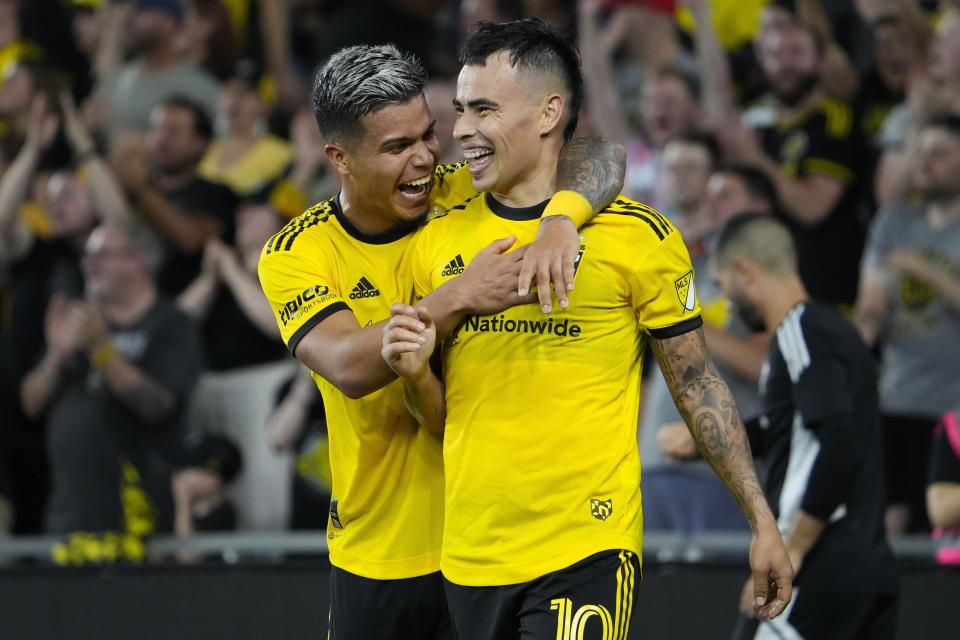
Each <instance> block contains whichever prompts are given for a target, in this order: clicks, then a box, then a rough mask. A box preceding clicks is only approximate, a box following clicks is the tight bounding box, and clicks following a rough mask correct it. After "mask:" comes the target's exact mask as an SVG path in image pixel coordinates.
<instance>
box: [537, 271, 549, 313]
mask: <svg viewBox="0 0 960 640" xmlns="http://www.w3.org/2000/svg"><path fill="white" fill-rule="evenodd" d="M537 300H538V301H539V302H540V308H541V309H543V312H544V313H550V312H551V311H552V310H553V296H552V295H551V293H550V267H549V265H547V264H543V263H541V264H540V265H538V266H537Z"/></svg>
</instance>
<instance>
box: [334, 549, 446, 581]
mask: <svg viewBox="0 0 960 640" xmlns="http://www.w3.org/2000/svg"><path fill="white" fill-rule="evenodd" d="M329 555H330V564H332V565H333V566H335V567H336V568H338V569H342V570H343V571H347V572H349V573H352V574H354V575H357V576H360V577H361V578H369V579H370V580H402V579H404V578H419V577H420V576H425V575H429V574H431V573H436V572H437V571H440V552H439V551H436V552H433V553H429V554H427V555H424V556H417V557H415V558H407V559H404V560H388V561H380V562H378V561H375V560H368V559H364V558H360V557H357V556H354V555H352V554H349V553H343V552H342V551H340V552H337V551H334V550H333V549H331V550H330V553H329Z"/></svg>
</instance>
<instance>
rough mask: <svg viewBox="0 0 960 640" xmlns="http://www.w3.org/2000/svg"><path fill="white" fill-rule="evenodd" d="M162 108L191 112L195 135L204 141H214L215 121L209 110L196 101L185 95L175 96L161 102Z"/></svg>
mask: <svg viewBox="0 0 960 640" xmlns="http://www.w3.org/2000/svg"><path fill="white" fill-rule="evenodd" d="M160 106H161V107H174V108H177V109H183V110H185V111H189V112H190V115H191V117H192V118H193V133H194V134H195V135H197V136H200V137H201V138H203V139H204V140H212V139H213V121H212V120H210V115H209V114H208V113H207V110H206V109H204V108H203V107H202V106H200V103H198V102H197V101H196V100H193V99H191V98H188V97H187V96H184V95H175V96H171V97H169V98H166V99H164V100H163V101H161V102H160Z"/></svg>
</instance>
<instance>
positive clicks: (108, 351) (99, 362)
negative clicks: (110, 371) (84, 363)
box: [90, 342, 117, 369]
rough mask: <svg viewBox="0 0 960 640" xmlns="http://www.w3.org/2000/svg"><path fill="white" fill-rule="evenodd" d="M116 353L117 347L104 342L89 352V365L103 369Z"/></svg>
mask: <svg viewBox="0 0 960 640" xmlns="http://www.w3.org/2000/svg"><path fill="white" fill-rule="evenodd" d="M116 355H117V348H116V347H115V346H113V343H111V342H106V343H104V344H103V345H101V346H99V347H97V350H96V351H94V352H93V353H92V354H90V365H91V366H93V368H94V369H103V368H104V367H106V366H107V365H108V364H110V362H111V361H113V359H114V357H116Z"/></svg>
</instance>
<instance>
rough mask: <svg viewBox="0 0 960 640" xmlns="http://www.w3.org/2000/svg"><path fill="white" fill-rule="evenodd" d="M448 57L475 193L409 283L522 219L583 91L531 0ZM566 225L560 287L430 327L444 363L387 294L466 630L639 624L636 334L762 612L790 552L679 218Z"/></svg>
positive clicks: (548, 173)
mask: <svg viewBox="0 0 960 640" xmlns="http://www.w3.org/2000/svg"><path fill="white" fill-rule="evenodd" d="M460 61H461V62H462V63H463V64H464V65H465V66H464V67H463V70H462V71H461V73H460V77H459V80H458V86H457V97H456V100H455V102H454V104H455V106H456V108H457V112H458V119H457V124H456V127H455V130H454V135H455V137H456V138H457V139H458V141H459V143H460V146H461V148H462V149H463V151H464V154H465V156H466V157H467V158H468V159H469V163H470V174H471V177H472V178H473V183H474V186H476V187H477V189H478V190H479V191H481V192H482V193H480V194H477V195H474V196H471V197H469V198H467V199H466V200H465V201H464V202H462V203H461V204H459V205H457V206H455V207H452V208H451V209H449V210H448V211H447V212H446V213H444V214H440V215H437V216H435V217H433V219H431V221H430V222H429V223H428V224H427V225H426V226H425V227H424V229H423V230H422V232H421V233H420V234H418V237H417V238H416V240H415V243H416V245H415V247H414V248H413V250H412V259H411V268H412V270H413V278H414V281H415V285H416V293H417V295H428V294H430V293H431V292H433V291H434V290H436V289H437V288H438V287H442V286H444V285H445V283H446V282H447V281H448V280H449V279H450V277H451V272H452V271H453V270H454V267H455V266H459V265H467V268H468V269H469V265H470V264H471V262H472V261H473V260H474V258H475V256H477V255H478V252H479V251H481V250H482V248H483V247H484V245H485V244H486V243H487V242H489V241H490V239H492V238H499V237H503V236H506V235H514V236H516V237H517V238H518V241H519V242H520V243H523V242H526V241H528V240H529V239H532V238H533V236H534V234H536V232H537V225H538V222H537V219H538V218H539V217H540V214H541V212H542V210H543V208H544V206H545V204H546V199H547V198H548V197H549V196H550V194H551V193H553V190H554V181H555V179H556V169H555V167H556V165H557V154H558V152H559V150H560V148H561V145H562V144H563V143H564V140H566V139H568V138H569V136H570V135H571V133H572V131H573V129H574V127H575V126H576V118H577V112H578V109H579V107H580V103H581V101H582V96H583V93H582V83H583V79H582V75H581V72H580V67H579V60H578V57H577V54H576V51H575V49H574V48H573V47H572V45H570V44H569V43H568V42H567V41H566V40H565V39H564V38H563V37H561V36H560V35H558V33H557V32H556V31H554V30H553V28H552V27H550V26H549V25H548V24H547V23H545V22H543V21H541V20H522V21H516V22H511V23H505V24H501V25H495V24H493V23H489V22H481V23H480V24H479V26H478V27H477V29H476V30H475V31H474V32H473V34H472V35H471V36H470V37H469V38H468V40H467V42H466V44H465V46H464V50H463V52H462V54H461V60H460ZM580 238H581V239H580V251H579V257H578V260H577V262H576V274H575V285H576V286H575V288H574V289H573V290H572V291H571V293H570V300H569V302H570V304H569V307H568V308H567V309H564V310H560V311H559V312H558V313H556V314H553V315H551V316H549V317H546V316H544V315H543V314H541V313H540V310H539V309H537V308H536V307H535V306H533V305H529V304H528V305H518V306H514V307H512V308H509V309H506V310H505V311H503V312H501V313H494V314H487V315H480V314H473V315H470V316H468V317H466V318H465V319H464V321H463V322H462V323H461V324H460V326H459V327H458V328H457V330H456V331H455V332H454V333H453V334H451V335H450V336H449V337H448V338H447V339H446V341H445V343H444V344H443V349H442V363H441V364H442V377H443V382H442V383H441V382H440V381H439V380H438V378H437V377H436V376H435V375H434V374H433V373H432V370H431V367H430V366H428V358H429V357H430V355H431V352H432V351H433V348H434V346H435V344H436V342H437V340H436V332H435V331H434V327H433V323H432V322H431V321H432V316H431V313H430V310H427V309H419V308H417V309H412V308H410V307H407V306H406V305H397V306H396V307H395V308H394V310H393V312H394V316H393V318H391V321H390V323H389V324H388V326H387V328H386V329H385V332H384V349H383V355H384V359H385V360H386V361H387V362H388V363H389V364H390V365H391V366H392V367H393V368H394V369H395V370H396V371H397V372H398V374H400V375H401V376H402V377H403V378H404V382H405V387H406V392H407V401H408V402H409V405H410V409H411V412H412V413H414V415H416V416H417V418H418V420H420V421H421V422H422V424H424V425H425V426H428V427H429V428H431V429H440V428H442V427H443V425H444V424H445V427H443V428H445V432H444V441H443V449H444V469H445V473H446V487H445V492H446V520H445V523H444V530H443V551H442V554H441V560H440V566H441V571H442V572H443V575H444V578H445V580H446V590H447V600H448V604H449V607H450V612H451V616H452V618H453V622H454V626H455V628H456V632H457V634H458V636H459V638H460V640H500V639H504V640H506V639H511V640H512V639H515V638H518V637H522V638H524V639H525V640H526V639H530V640H581V639H583V638H590V639H597V640H601V639H602V640H613V639H615V640H621V639H623V638H639V637H641V632H640V629H639V628H638V625H637V620H636V615H635V612H636V609H634V608H633V601H634V598H635V595H636V592H637V586H638V582H639V579H640V571H639V570H640V567H639V560H638V557H639V554H640V547H641V528H642V523H641V508H640V486H639V485H640V460H639V457H638V453H637V440H636V426H637V413H638V404H639V397H640V369H641V362H642V357H643V353H644V348H645V346H646V345H647V344H650V345H651V346H652V348H653V352H654V353H655V354H656V357H657V361H658V363H659V366H660V368H661V370H662V371H663V373H664V375H665V378H666V380H667V382H668V384H669V386H670V388H671V391H672V393H673V396H674V399H675V400H676V403H677V406H678V408H679V409H680V412H681V415H683V416H684V419H685V420H686V422H687V424H688V426H689V428H690V430H691V432H692V434H693V436H694V438H695V439H696V441H697V442H698V444H699V447H700V450H701V452H702V453H703V455H704V457H705V458H706V459H707V460H708V461H709V462H710V463H711V465H712V466H713V468H714V469H715V471H716V472H717V474H718V475H719V476H720V477H721V478H722V479H723V481H724V482H725V483H726V485H727V487H728V488H729V490H730V491H731V493H732V494H733V496H734V497H735V498H736V500H737V502H738V504H739V506H740V508H741V509H742V511H743V512H744V514H745V515H746V517H747V519H748V520H749V523H750V526H751V528H752V530H753V542H752V545H751V550H750V564H751V568H752V571H753V578H754V585H755V596H756V598H757V600H756V602H755V606H756V608H757V610H758V615H759V616H760V617H762V618H770V617H774V616H776V615H779V614H780V613H781V612H782V611H783V609H784V607H785V606H786V604H787V603H788V602H789V600H790V595H791V581H792V568H791V566H790V561H789V558H788V555H787V552H786V549H785V547H784V544H783V540H782V538H781V536H780V532H779V531H778V529H777V524H776V520H775V519H774V517H773V515H772V514H771V512H770V509H769V507H768V505H767V502H766V500H765V498H764V495H763V492H762V490H761V488H760V486H759V483H758V481H757V477H756V474H755V472H754V467H753V462H752V458H751V455H750V448H749V444H748V441H747V439H746V436H745V432H744V428H743V424H742V422H741V420H740V417H739V415H738V413H737V409H736V406H735V405H734V401H733V398H732V396H731V395H730V391H729V389H728V388H727V386H726V384H725V383H724V382H723V380H722V379H721V378H720V377H719V375H718V374H717V371H716V368H715V367H714V365H713V364H712V362H711V361H710V358H709V356H708V355H707V352H706V348H705V345H704V341H703V334H702V331H701V329H700V326H701V321H700V309H699V304H698V302H697V296H696V287H695V284H694V278H693V276H694V274H693V271H692V267H691V265H690V258H689V256H688V254H687V251H686V248H685V247H684V243H683V239H682V238H681V236H680V233H679V232H678V231H677V230H676V229H675V228H674V227H673V226H672V225H671V224H670V223H669V222H668V221H667V220H666V219H665V218H664V217H663V216H662V215H660V214H659V213H657V212H656V211H654V210H652V209H650V208H648V207H646V206H644V205H641V204H639V203H636V202H632V201H630V200H627V199H625V198H620V199H617V200H616V201H615V202H614V203H613V204H612V205H611V206H610V207H608V208H607V209H606V210H605V211H602V212H600V213H599V214H597V216H596V217H595V218H594V219H593V220H592V221H590V222H589V223H587V224H586V225H585V226H583V227H582V229H581V236H580ZM508 255H509V254H508ZM731 595H732V594H731Z"/></svg>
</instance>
